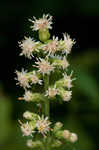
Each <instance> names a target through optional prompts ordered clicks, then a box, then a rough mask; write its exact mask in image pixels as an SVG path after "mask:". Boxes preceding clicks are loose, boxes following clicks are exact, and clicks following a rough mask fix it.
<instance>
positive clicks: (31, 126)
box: [16, 14, 78, 149]
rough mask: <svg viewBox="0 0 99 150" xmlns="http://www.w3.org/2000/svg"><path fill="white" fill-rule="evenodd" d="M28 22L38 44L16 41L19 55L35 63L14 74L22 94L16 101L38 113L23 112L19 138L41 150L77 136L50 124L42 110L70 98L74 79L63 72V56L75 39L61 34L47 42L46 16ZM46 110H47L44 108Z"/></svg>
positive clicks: (29, 40) (65, 63)
mask: <svg viewBox="0 0 99 150" xmlns="http://www.w3.org/2000/svg"><path fill="white" fill-rule="evenodd" d="M29 21H30V22H31V24H32V25H31V28H32V30H33V31H38V35H39V41H36V40H34V39H32V38H31V37H24V40H22V41H21V42H19V47H20V48H21V49H22V51H21V53H20V55H24V56H25V57H27V58H28V59H32V58H34V57H35V60H36V61H35V64H33V66H32V70H31V71H30V72H28V70H24V69H22V71H21V72H20V71H16V75H17V78H16V80H17V84H19V85H20V86H21V87H23V88H24V91H25V93H24V94H23V96H22V97H19V98H18V99H19V100H25V101H26V102H34V103H36V104H37V108H38V107H39V108H40V113H35V112H30V111H26V112H25V113H24V114H23V117H24V118H25V119H26V120H27V121H26V122H25V123H23V122H21V121H19V123H20V125H21V130H22V133H23V136H29V137H30V139H28V141H27V146H28V147H30V148H40V149H44V144H46V143H47V146H49V147H52V148H54V147H59V146H61V145H62V144H63V143H64V141H66V143H67V142H71V143H74V142H76V141H77V139H78V137H77V134H75V133H72V132H70V131H69V130H66V129H65V130H64V129H63V124H62V123H61V122H57V123H55V124H54V125H53V123H52V122H51V121H49V119H50V118H49V114H48V113H46V112H45V108H44V107H46V105H47V107H49V105H50V102H51V101H57V102H60V101H64V102H68V101H70V100H71V98H72V90H71V88H72V87H73V84H72V82H73V80H75V78H72V72H71V73H70V74H68V73H67V72H68V67H69V65H70V64H69V62H68V60H67V57H68V55H69V54H70V52H71V49H72V47H73V45H74V44H75V40H72V39H71V38H70V36H69V35H68V34H66V33H64V34H63V39H60V40H59V38H58V37H55V36H53V37H52V39H50V33H49V29H52V16H50V15H49V14H48V15H43V17H42V18H40V19H36V18H35V17H33V20H31V19H29ZM36 89H37V92H36ZM38 89H39V91H38ZM46 102H49V103H47V104H46ZM45 104H46V105H45ZM44 105H45V106H44ZM39 108H38V109H39ZM46 110H47V111H49V110H48V108H46ZM37 135H38V136H37ZM35 136H36V137H35ZM41 136H42V139H41ZM32 137H33V140H32ZM37 138H38V139H37ZM44 141H46V143H45V142H44Z"/></svg>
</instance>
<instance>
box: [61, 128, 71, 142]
mask: <svg viewBox="0 0 99 150" xmlns="http://www.w3.org/2000/svg"><path fill="white" fill-rule="evenodd" d="M70 134H71V133H70V131H69V130H64V131H63V138H64V139H66V140H69V138H70Z"/></svg>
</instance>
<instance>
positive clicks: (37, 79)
mask: <svg viewBox="0 0 99 150" xmlns="http://www.w3.org/2000/svg"><path fill="white" fill-rule="evenodd" d="M30 80H31V82H32V84H36V83H38V84H40V85H41V84H42V80H39V78H38V77H37V75H36V72H35V71H33V73H32V74H31V75H30Z"/></svg>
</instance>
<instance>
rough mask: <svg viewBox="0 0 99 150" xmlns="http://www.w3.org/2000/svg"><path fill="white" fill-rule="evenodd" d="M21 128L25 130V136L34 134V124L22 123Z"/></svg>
mask: <svg viewBox="0 0 99 150" xmlns="http://www.w3.org/2000/svg"><path fill="white" fill-rule="evenodd" d="M21 130H22V132H23V136H32V133H33V132H35V131H33V127H32V125H29V123H28V122H26V123H24V124H21Z"/></svg>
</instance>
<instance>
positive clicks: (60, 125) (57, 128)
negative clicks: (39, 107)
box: [53, 122, 63, 132]
mask: <svg viewBox="0 0 99 150" xmlns="http://www.w3.org/2000/svg"><path fill="white" fill-rule="evenodd" d="M62 126H63V124H62V123H61V122H56V124H55V126H54V129H53V131H54V132H56V131H58V130H60V129H61V128H62Z"/></svg>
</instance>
